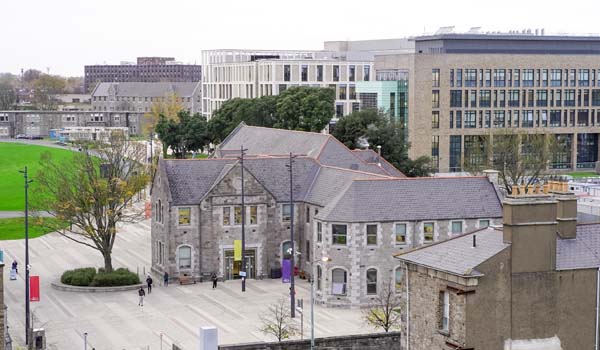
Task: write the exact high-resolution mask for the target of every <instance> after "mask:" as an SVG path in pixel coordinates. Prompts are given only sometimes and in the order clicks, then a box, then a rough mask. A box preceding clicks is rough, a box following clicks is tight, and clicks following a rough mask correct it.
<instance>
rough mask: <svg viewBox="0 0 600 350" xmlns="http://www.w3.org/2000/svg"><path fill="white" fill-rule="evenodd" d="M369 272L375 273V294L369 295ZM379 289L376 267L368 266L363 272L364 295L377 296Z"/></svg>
mask: <svg viewBox="0 0 600 350" xmlns="http://www.w3.org/2000/svg"><path fill="white" fill-rule="evenodd" d="M369 271H375V283H374V284H375V292H373V293H369V285H372V284H373V283H369V277H368V276H369ZM378 289H379V269H378V268H377V267H376V266H369V267H367V269H366V270H365V295H377V292H378Z"/></svg>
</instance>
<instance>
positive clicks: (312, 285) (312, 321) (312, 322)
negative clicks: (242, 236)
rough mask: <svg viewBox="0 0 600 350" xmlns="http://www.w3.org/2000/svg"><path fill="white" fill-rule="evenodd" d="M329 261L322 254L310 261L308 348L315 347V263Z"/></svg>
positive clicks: (312, 348)
mask: <svg viewBox="0 0 600 350" xmlns="http://www.w3.org/2000/svg"><path fill="white" fill-rule="evenodd" d="M318 261H321V262H329V261H331V258H329V257H327V256H324V257H322V258H321V259H319V260H314V261H311V262H310V273H311V276H310V350H314V349H315V268H314V266H315V263H316V262H318Z"/></svg>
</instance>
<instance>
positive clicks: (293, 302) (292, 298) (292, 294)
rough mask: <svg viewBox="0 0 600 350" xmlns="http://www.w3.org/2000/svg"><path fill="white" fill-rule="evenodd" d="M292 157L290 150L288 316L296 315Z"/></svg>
mask: <svg viewBox="0 0 600 350" xmlns="http://www.w3.org/2000/svg"><path fill="white" fill-rule="evenodd" d="M294 158H296V156H294V155H292V152H290V164H288V165H287V167H288V168H289V170H290V241H291V244H292V257H291V259H290V270H291V276H290V304H291V307H290V316H291V317H292V318H294V317H296V288H295V285H294V265H295V260H296V254H295V252H294V172H293V169H292V164H293V163H294Z"/></svg>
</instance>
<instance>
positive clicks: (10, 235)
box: [0, 218, 56, 241]
mask: <svg viewBox="0 0 600 350" xmlns="http://www.w3.org/2000/svg"><path fill="white" fill-rule="evenodd" d="M38 220H49V221H52V222H53V224H52V225H54V223H55V222H56V219H54V218H43V219H37V218H36V219H34V218H29V238H35V237H39V236H42V235H45V234H46V233H48V232H51V230H50V229H48V228H47V227H42V226H41V225H40V223H39V222H38ZM9 239H25V219H24V218H10V219H0V241H5V240H9Z"/></svg>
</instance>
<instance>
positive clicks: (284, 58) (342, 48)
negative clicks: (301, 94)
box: [202, 39, 414, 117]
mask: <svg viewBox="0 0 600 350" xmlns="http://www.w3.org/2000/svg"><path fill="white" fill-rule="evenodd" d="M413 46H414V44H413V43H412V42H410V41H408V40H407V39H389V40H367V41H331V42H325V43H324V50H315V51H300V50H297V51H292V50H288V51H286V50H210V51H204V52H203V53H202V62H203V65H204V74H203V78H202V84H203V90H204V91H203V102H202V111H203V114H204V115H206V116H207V117H210V116H211V115H212V113H213V112H214V111H215V110H217V109H218V108H219V107H220V106H221V105H222V104H223V102H224V101H227V100H229V99H231V98H236V97H241V98H255V97H261V96H265V95H277V94H279V93H281V92H282V91H284V90H285V89H287V88H288V87H292V86H313V87H329V88H333V89H335V96H336V101H335V117H341V116H343V115H346V114H349V113H351V112H352V111H355V110H358V109H359V99H358V96H357V94H356V84H358V83H359V82H364V81H372V80H374V75H373V57H374V55H375V54H376V53H379V54H383V53H399V52H405V51H411V50H412V48H413Z"/></svg>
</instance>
